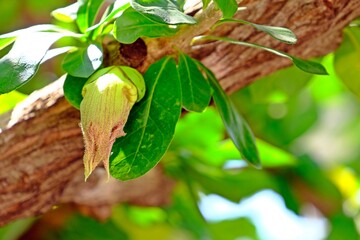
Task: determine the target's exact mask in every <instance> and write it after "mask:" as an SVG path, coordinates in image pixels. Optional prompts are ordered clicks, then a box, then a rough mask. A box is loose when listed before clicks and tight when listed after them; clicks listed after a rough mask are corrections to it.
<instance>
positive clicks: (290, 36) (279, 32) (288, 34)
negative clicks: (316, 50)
mask: <svg viewBox="0 0 360 240" xmlns="http://www.w3.org/2000/svg"><path fill="white" fill-rule="evenodd" d="M229 22H230V23H241V24H247V25H250V26H253V27H254V28H256V29H257V30H259V31H262V32H265V33H267V34H269V35H270V36H272V37H273V38H275V39H277V40H279V41H281V42H285V43H288V44H295V43H296V42H297V38H296V36H295V34H294V33H293V32H292V31H291V30H290V29H287V28H283V27H274V26H266V25H260V24H255V23H252V22H248V21H245V20H241V19H223V20H220V21H219V22H217V23H216V24H215V25H214V27H217V26H220V25H222V24H224V23H229Z"/></svg>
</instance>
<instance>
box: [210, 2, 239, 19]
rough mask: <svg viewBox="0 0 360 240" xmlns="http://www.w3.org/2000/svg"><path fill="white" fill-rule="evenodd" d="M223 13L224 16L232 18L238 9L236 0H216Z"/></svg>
mask: <svg viewBox="0 0 360 240" xmlns="http://www.w3.org/2000/svg"><path fill="white" fill-rule="evenodd" d="M214 2H215V3H216V5H217V6H218V7H219V8H220V10H221V12H222V13H223V18H232V17H233V16H234V14H235V13H236V11H237V9H238V5H237V2H236V0H227V1H224V0H214Z"/></svg>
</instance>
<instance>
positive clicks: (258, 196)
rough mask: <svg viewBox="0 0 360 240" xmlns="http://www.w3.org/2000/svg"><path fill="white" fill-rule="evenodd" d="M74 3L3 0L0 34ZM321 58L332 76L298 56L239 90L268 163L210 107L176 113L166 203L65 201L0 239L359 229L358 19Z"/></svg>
mask: <svg viewBox="0 0 360 240" xmlns="http://www.w3.org/2000/svg"><path fill="white" fill-rule="evenodd" d="M72 2H73V1H65V0H58V1H41V0H22V1H20V0H13V1H1V2H0V15H1V16H2V18H1V24H0V34H4V33H7V32H9V31H13V30H16V29H20V28H25V27H28V26H32V25H34V24H40V23H51V22H52V23H53V22H54V20H53V19H51V17H50V12H51V11H52V10H54V9H56V8H59V7H64V6H66V5H69V4H70V3H72ZM29 47H31V46H30V44H29ZM8 50H9V48H5V49H3V50H2V51H0V56H3V55H4V54H6V52H7V51H8ZM316 61H319V62H321V63H322V64H323V65H324V66H325V67H326V68H327V70H328V72H329V73H330V75H329V76H313V75H310V74H307V73H304V72H302V71H300V70H298V69H296V68H294V67H290V68H287V69H284V70H281V71H278V72H276V73H274V74H272V75H270V76H267V77H265V78H263V79H260V80H258V81H256V82H255V83H254V84H252V85H250V86H248V87H246V88H244V89H242V90H240V91H238V92H236V93H234V94H233V95H232V96H231V98H232V100H233V101H234V102H235V103H236V106H237V108H238V110H239V111H240V112H241V113H242V114H243V116H244V117H245V118H246V119H247V121H248V123H249V125H250V126H251V128H252V130H253V131H254V134H255V135H256V137H257V143H258V147H259V152H260V156H261V159H262V163H263V169H254V168H252V167H250V166H248V165H247V164H246V162H244V161H243V160H241V158H240V156H239V153H238V151H237V150H236V148H235V147H234V146H233V144H232V142H231V141H230V140H229V139H228V138H227V135H226V132H225V129H224V127H223V125H222V122H221V119H220V117H219V115H218V113H217V112H216V110H215V109H214V108H213V107H209V108H208V110H207V111H206V112H204V113H202V114H197V113H190V114H186V115H185V116H184V117H183V118H182V119H181V120H180V122H179V124H178V126H177V129H176V134H175V138H174V141H173V143H172V145H171V147H170V149H169V151H168V153H167V154H166V155H165V157H164V159H163V160H162V162H161V163H162V165H163V167H164V169H165V171H166V173H167V174H168V175H169V176H171V177H172V178H174V179H175V180H176V187H175V189H174V192H173V195H172V203H171V204H170V205H167V206H162V207H140V206H132V205H127V204H122V205H118V206H114V208H113V212H112V215H111V217H110V218H109V219H107V220H106V221H98V220H96V219H93V218H91V217H89V216H85V215H83V214H81V213H80V212H79V211H78V208H75V207H74V206H68V205H66V206H57V207H56V208H54V210H52V211H50V212H49V213H47V214H45V215H43V216H41V217H37V218H28V219H21V220H18V221H16V222H13V223H11V224H9V225H7V226H4V227H1V228H0V239H4V240H12V239H24V240H25V239H26V240H28V239H37V240H38V239H43V240H48V239H49V240H50V239H64V240H67V239H77V240H80V239H84V240H85V239H86V240H88V239H94V240H95V239H96V240H98V239H135V240H140V239H174V240H175V239H181V240H182V239H219V240H223V239H224V240H227V239H237V240H245V239H246V240H247V239H264V240H282V239H284V240H292V239H294V240H296V239H299V240H300V239H301V240H303V239H307V240H318V239H333V240H338V239H339V240H340V239H349V240H350V239H351V240H352V239H360V237H359V236H360V235H359V227H360V219H359V209H360V208H359V207H360V191H359V189H360V188H359V187H360V186H359V174H360V138H359V133H360V121H359V119H360V102H359V97H360V80H359V79H358V76H360V28H359V25H358V23H356V21H355V22H354V23H353V24H352V25H351V26H349V27H348V28H346V29H345V30H344V41H343V43H342V45H341V47H340V48H339V49H338V50H337V51H336V52H334V53H331V54H329V55H327V56H324V57H323V58H319V59H316ZM60 65H61V58H57V59H56V60H51V61H48V62H47V63H46V64H45V65H42V67H41V68H40V70H39V72H38V74H37V75H36V77H35V78H34V79H32V80H31V81H30V82H29V83H28V84H26V85H24V86H23V87H21V88H20V89H19V90H18V91H14V92H11V93H9V94H4V95H1V96H0V114H3V113H5V112H7V111H9V110H11V108H13V107H14V106H15V105H16V103H17V102H19V101H21V100H22V99H24V98H25V97H26V96H27V95H28V94H30V93H31V92H32V91H34V90H36V89H39V88H41V87H43V86H45V85H47V84H48V83H50V82H52V81H54V80H56V79H57V78H59V77H60V76H61V75H62V74H63V71H62V69H61V66H60ZM0 209H1V208H0Z"/></svg>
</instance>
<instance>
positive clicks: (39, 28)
mask: <svg viewBox="0 0 360 240" xmlns="http://www.w3.org/2000/svg"><path fill="white" fill-rule="evenodd" d="M33 32H60V33H66V34H67V35H72V36H73V37H79V36H80V35H78V34H75V33H72V32H69V31H67V30H66V29H64V28H61V27H59V26H56V25H52V24H41V25H35V26H32V27H28V28H24V29H20V30H16V31H14V32H10V33H6V34H2V35H0V50H1V49H3V48H5V47H7V46H8V45H10V44H12V43H13V42H14V41H15V40H16V38H17V37H18V36H20V35H26V34H31V33H33Z"/></svg>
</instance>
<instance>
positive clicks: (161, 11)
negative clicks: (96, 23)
mask: <svg viewBox="0 0 360 240" xmlns="http://www.w3.org/2000/svg"><path fill="white" fill-rule="evenodd" d="M232 1H233V0H232ZM131 6H132V7H133V8H134V9H135V10H136V11H137V12H139V13H141V14H143V15H145V16H146V17H148V18H150V19H151V20H153V21H155V22H159V23H166V24H172V25H177V24H183V23H185V24H195V23H196V20H195V19H194V18H193V17H191V16H188V15H186V14H185V13H183V12H181V11H180V9H179V7H178V6H177V5H175V4H174V3H173V2H172V1H171V0H132V1H131Z"/></svg>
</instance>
